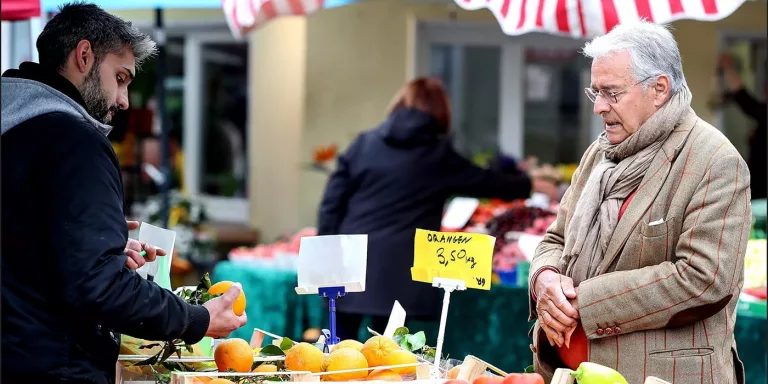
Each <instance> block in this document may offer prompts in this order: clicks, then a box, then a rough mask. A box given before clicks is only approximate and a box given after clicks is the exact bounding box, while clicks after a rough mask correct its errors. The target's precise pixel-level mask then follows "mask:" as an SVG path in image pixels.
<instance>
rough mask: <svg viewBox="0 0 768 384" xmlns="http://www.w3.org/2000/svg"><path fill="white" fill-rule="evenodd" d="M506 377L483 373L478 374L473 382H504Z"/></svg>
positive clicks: (479, 383) (488, 383) (494, 383)
mask: <svg viewBox="0 0 768 384" xmlns="http://www.w3.org/2000/svg"><path fill="white" fill-rule="evenodd" d="M503 382H504V378H503V377H501V376H496V375H481V376H478V377H477V378H476V379H475V380H474V381H472V384H502V383H503Z"/></svg>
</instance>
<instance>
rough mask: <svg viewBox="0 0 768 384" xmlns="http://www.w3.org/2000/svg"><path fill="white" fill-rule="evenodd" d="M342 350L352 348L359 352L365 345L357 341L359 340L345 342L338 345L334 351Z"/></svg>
mask: <svg viewBox="0 0 768 384" xmlns="http://www.w3.org/2000/svg"><path fill="white" fill-rule="evenodd" d="M341 348H352V349H355V350H357V351H360V350H361V349H363V343H361V342H359V341H357V340H344V341H342V342H340V343H338V344H336V346H335V347H333V350H334V351H335V350H337V349H341Z"/></svg>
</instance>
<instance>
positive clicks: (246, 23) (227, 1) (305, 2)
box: [221, 0, 325, 37]
mask: <svg viewBox="0 0 768 384" xmlns="http://www.w3.org/2000/svg"><path fill="white" fill-rule="evenodd" d="M221 5H222V8H223V9H224V16H225V17H226V19H227V23H228V24H229V27H230V29H231V30H232V33H234V34H235V36H238V37H240V36H244V35H245V34H247V33H248V32H250V31H252V30H254V29H256V28H258V27H260V26H261V25H263V24H264V23H266V22H267V21H269V20H271V19H274V18H275V17H278V16H290V15H299V16H306V15H309V14H311V13H313V12H316V11H319V10H320V9H322V8H324V5H325V0H222V2H221Z"/></svg>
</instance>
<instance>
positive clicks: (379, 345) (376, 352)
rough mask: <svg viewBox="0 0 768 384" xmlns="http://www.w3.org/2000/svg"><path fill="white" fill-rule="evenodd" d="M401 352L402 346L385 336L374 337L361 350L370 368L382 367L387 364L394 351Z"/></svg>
mask: <svg viewBox="0 0 768 384" xmlns="http://www.w3.org/2000/svg"><path fill="white" fill-rule="evenodd" d="M398 350H400V346H399V345H397V343H395V342H394V340H392V339H390V338H388V337H384V336H374V337H371V338H370V339H368V341H366V342H365V344H363V348H361V349H360V352H362V354H363V356H365V359H366V360H368V366H369V367H380V366H382V365H389V364H387V357H388V356H389V355H390V354H391V353H392V352H394V351H398Z"/></svg>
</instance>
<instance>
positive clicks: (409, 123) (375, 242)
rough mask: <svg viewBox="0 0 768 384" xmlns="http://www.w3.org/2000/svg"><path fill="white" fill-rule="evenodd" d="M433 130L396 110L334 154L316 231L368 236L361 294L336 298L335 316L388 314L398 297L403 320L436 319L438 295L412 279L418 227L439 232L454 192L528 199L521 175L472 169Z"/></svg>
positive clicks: (410, 112)
mask: <svg viewBox="0 0 768 384" xmlns="http://www.w3.org/2000/svg"><path fill="white" fill-rule="evenodd" d="M439 132H440V128H439V125H438V124H437V122H436V121H435V119H434V118H432V117H431V116H430V115H428V114H426V113H423V112H421V111H419V110H416V109H409V108H400V109H396V110H394V111H393V112H392V113H391V114H390V115H389V116H388V118H387V120H386V121H385V122H384V123H383V124H381V125H380V126H379V127H378V128H375V129H373V130H371V131H367V132H363V133H361V134H360V135H359V136H358V137H357V138H356V139H355V140H354V141H353V142H352V144H351V145H350V146H349V148H348V149H347V151H346V152H345V153H344V154H342V155H341V156H339V158H338V166H337V168H336V170H335V171H334V172H333V174H332V175H331V177H330V180H329V181H328V185H327V186H326V190H325V195H324V197H323V199H322V202H321V204H320V210H319V217H318V221H319V223H318V234H319V235H337V234H367V235H368V263H367V265H368V266H367V274H366V287H365V292H356V293H349V294H348V295H346V296H345V297H344V298H342V299H340V300H338V301H337V302H336V306H337V311H339V312H342V313H350V314H360V315H370V316H387V315H389V313H390V312H391V311H392V305H393V304H394V301H395V300H398V301H399V302H400V304H402V306H403V308H405V310H406V312H407V313H408V315H409V317H411V316H418V317H423V318H435V317H438V316H439V314H440V303H441V300H440V297H441V295H442V291H441V290H439V289H437V288H433V287H432V286H431V285H430V284H426V283H421V282H414V281H412V280H411V272H410V268H411V267H412V266H413V239H414V235H415V231H416V229H417V228H421V229H426V230H432V231H438V230H440V223H441V220H442V215H443V208H444V205H445V203H446V201H447V199H448V198H449V197H451V196H452V195H464V196H473V197H486V198H499V199H504V200H514V199H520V198H527V197H528V196H529V195H530V191H531V182H530V180H529V179H528V177H527V176H526V175H524V174H520V175H516V176H511V175H502V174H500V173H496V172H493V171H490V170H486V169H483V168H480V167H478V166H475V165H474V164H472V163H471V162H470V161H469V160H467V159H466V158H464V157H462V156H461V155H459V154H458V153H457V152H456V151H455V150H454V148H453V146H452V145H451V142H450V140H449V139H448V138H447V137H445V136H444V135H441V134H440V133H439Z"/></svg>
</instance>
